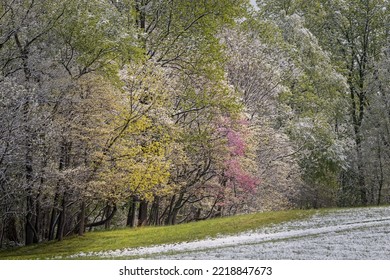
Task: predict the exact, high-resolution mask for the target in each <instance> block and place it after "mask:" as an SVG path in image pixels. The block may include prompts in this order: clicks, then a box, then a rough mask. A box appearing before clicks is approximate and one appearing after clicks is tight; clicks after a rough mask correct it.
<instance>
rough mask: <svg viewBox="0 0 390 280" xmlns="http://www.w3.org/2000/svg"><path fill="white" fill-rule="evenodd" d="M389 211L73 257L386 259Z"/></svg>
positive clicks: (349, 212)
mask: <svg viewBox="0 0 390 280" xmlns="http://www.w3.org/2000/svg"><path fill="white" fill-rule="evenodd" d="M389 233H390V207H381V208H357V209H345V210H337V211H330V212H329V213H327V214H320V215H315V216H313V217H311V218H309V219H306V220H300V221H291V222H286V223H282V224H279V225H275V226H271V227H266V228H261V229H258V230H256V231H251V232H247V233H243V234H239V235H234V236H225V237H220V238H215V239H205V240H200V241H194V242H186V243H178V244H167V245H160V246H152V247H144V248H136V249H124V250H115V251H106V252H98V253H81V254H78V255H74V256H72V257H85V256H92V257H103V258H126V257H128V258H140V257H141V258H152V259H390V234H389Z"/></svg>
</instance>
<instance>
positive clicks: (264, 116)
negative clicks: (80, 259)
mask: <svg viewBox="0 0 390 280" xmlns="http://www.w3.org/2000/svg"><path fill="white" fill-rule="evenodd" d="M252 2H253V1H252ZM256 4H257V5H256V6H253V5H252V4H251V3H250V1H249V0H57V1H53V0H0V248H6V247H11V246H21V245H29V244H33V243H39V242H44V241H50V240H59V241H60V240H62V239H63V238H65V237H67V236H70V235H83V234H84V233H85V232H87V231H94V230H102V229H111V228H119V227H126V226H128V227H139V226H147V225H151V226H154V225H174V224H179V223H187V222H191V221H200V220H205V219H210V218H215V217H222V216H231V215H237V214H242V213H252V212H264V211H275V210H284V209H293V208H301V209H306V208H322V207H347V206H366V205H381V204H389V203H390V177H389V175H390V172H389V171H390V34H389V32H390V25H389V23H390V17H389V16H390V12H389V11H390V2H389V1H388V0H313V1H304V0H257V1H256Z"/></svg>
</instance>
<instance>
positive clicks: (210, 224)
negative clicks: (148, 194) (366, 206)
mask: <svg viewBox="0 0 390 280" xmlns="http://www.w3.org/2000/svg"><path fill="white" fill-rule="evenodd" d="M314 213H316V212H315V211H314V210H291V211H279V212H266V213H256V214H249V215H239V216H234V217H224V218H218V219H212V220H207V221H200V222H194V223H188V224H181V225H175V226H164V227H142V228H135V229H129V228H125V229H119V230H111V231H99V232H90V233H86V234H85V235H84V236H73V237H70V238H66V239H64V240H63V241H61V242H57V241H51V242H46V243H41V244H36V245H30V246H25V247H20V248H17V249H13V250H4V251H0V259H23V260H26V259H52V258H55V257H61V258H67V257H69V256H71V255H73V254H77V253H80V252H99V251H108V250H116V249H123V248H136V247H145V246H152V245H160V244H169V243H177V242H186V241H193V240H200V239H204V238H207V237H216V236H219V235H231V234H236V233H240V232H245V231H249V230H252V229H256V228H259V227H263V226H267V225H271V224H276V223H281V222H286V221H290V220H296V219H303V218H306V217H309V216H311V215H313V214H314Z"/></svg>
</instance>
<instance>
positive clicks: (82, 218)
mask: <svg viewBox="0 0 390 280" xmlns="http://www.w3.org/2000/svg"><path fill="white" fill-rule="evenodd" d="M84 232H85V201H84V200H83V201H82V202H81V209H80V215H79V226H78V235H80V236H82V235H84Z"/></svg>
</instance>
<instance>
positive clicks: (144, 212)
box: [138, 200, 148, 227]
mask: <svg viewBox="0 0 390 280" xmlns="http://www.w3.org/2000/svg"><path fill="white" fill-rule="evenodd" d="M147 221H148V202H147V201H146V200H141V202H140V204H139V212H138V226H139V227H140V226H145V225H146V224H147Z"/></svg>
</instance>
